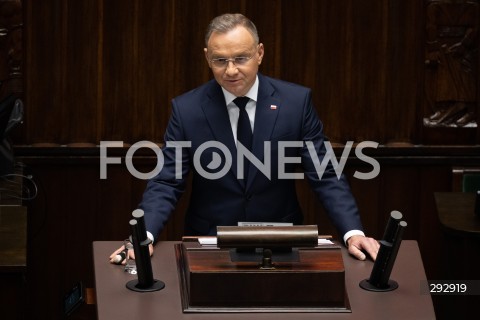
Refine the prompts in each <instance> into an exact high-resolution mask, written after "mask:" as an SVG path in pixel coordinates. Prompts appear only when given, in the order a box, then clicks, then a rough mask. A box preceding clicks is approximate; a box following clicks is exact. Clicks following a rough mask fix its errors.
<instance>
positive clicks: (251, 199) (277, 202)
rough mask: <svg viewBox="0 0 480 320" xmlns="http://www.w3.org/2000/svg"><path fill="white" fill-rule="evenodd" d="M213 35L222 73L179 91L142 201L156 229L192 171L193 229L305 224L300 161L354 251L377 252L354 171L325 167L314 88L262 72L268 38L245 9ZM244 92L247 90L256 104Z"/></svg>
mask: <svg viewBox="0 0 480 320" xmlns="http://www.w3.org/2000/svg"><path fill="white" fill-rule="evenodd" d="M205 43H206V48H205V49H204V51H205V57H206V60H207V63H208V65H209V66H210V68H211V70H212V72H213V75H214V78H215V79H214V80H211V81H209V82H208V83H206V84H204V85H202V86H200V87H198V88H196V89H194V90H192V91H190V92H187V93H185V94H183V95H181V96H179V97H177V98H175V99H173V102H172V105H173V111H172V116H171V119H170V121H169V124H168V127H167V129H166V132H165V141H166V147H164V148H163V149H162V152H163V155H164V166H163V168H162V170H161V172H160V173H159V174H158V175H157V176H155V177H154V178H152V179H151V180H150V181H149V182H148V185H147V188H146V190H145V193H144V196H143V200H142V202H141V204H140V208H141V209H143V210H144V212H145V223H146V226H147V230H148V231H149V237H151V238H155V237H156V236H157V235H158V234H159V233H160V232H161V230H162V229H163V226H164V225H165V223H166V222H167V220H168V218H169V216H170V214H171V212H172V211H173V210H174V208H175V206H176V204H177V201H178V199H179V197H180V196H181V194H182V192H183V190H184V189H185V183H186V177H187V175H188V173H189V172H190V171H191V172H192V187H191V190H192V193H191V199H190V204H189V208H188V211H187V213H186V218H185V234H186V235H215V233H216V227H217V226H225V225H237V223H238V222H241V221H244V222H289V223H294V224H301V223H302V221H303V217H302V213H301V210H300V206H299V204H298V200H297V196H296V190H295V179H293V177H295V178H298V175H302V173H299V172H296V170H295V168H296V167H297V166H298V163H299V162H300V164H301V167H302V168H303V171H304V175H306V177H307V178H308V180H309V182H310V185H311V187H312V189H313V190H314V192H315V194H316V195H317V196H318V198H319V199H320V200H321V201H322V203H323V205H324V207H325V209H326V211H327V212H328V215H329V217H330V219H331V220H332V222H333V224H334V225H335V227H336V228H337V230H338V232H339V234H340V235H341V236H342V237H343V240H344V242H345V244H346V245H347V246H348V248H349V252H350V253H351V254H352V255H353V256H355V257H357V258H358V259H361V260H363V259H365V258H366V255H365V252H366V253H368V254H369V255H370V256H371V257H372V259H375V258H376V255H377V252H378V248H379V245H378V242H377V241H376V240H374V239H372V238H368V237H366V236H365V235H364V233H363V232H362V224H361V222H360V217H359V214H358V209H357V206H356V203H355V200H354V198H353V196H352V194H351V192H350V189H349V186H348V183H347V182H346V180H345V177H344V176H343V175H342V176H341V178H340V179H338V178H337V176H336V173H335V171H334V169H333V168H332V166H331V164H329V166H328V167H327V169H326V170H324V172H323V175H321V176H320V175H319V172H317V170H316V169H315V158H317V157H318V158H317V159H319V161H320V162H321V161H322V159H323V157H324V155H325V153H326V148H325V146H324V142H325V137H324V135H323V133H322V124H321V122H320V121H319V119H318V117H317V115H316V113H315V110H314V108H313V105H312V99H311V91H310V89H308V88H305V87H302V86H299V85H296V84H292V83H287V82H284V81H280V80H276V79H272V78H269V77H266V76H263V75H262V74H259V73H258V68H259V65H260V64H261V62H262V59H263V56H264V47H263V44H262V43H260V42H259V39H258V34H257V30H256V28H255V25H254V24H253V23H252V22H251V21H250V20H249V19H247V18H246V17H244V16H243V15H240V14H225V15H222V16H219V17H217V18H215V19H214V20H212V22H211V23H210V25H209V28H208V30H207V34H206V37H205ZM238 97H247V98H245V99H244V100H246V101H244V104H245V103H246V105H243V106H242V105H241V104H242V103H241V102H240V101H239V100H237V98H238ZM252 132H253V135H252ZM308 145H310V147H308ZM249 152H251V153H252V154H253V155H254V156H255V158H256V159H258V160H257V161H256V163H255V164H252V163H250V161H246V162H245V163H246V165H245V167H243V166H242V159H243V157H242V155H243V154H249ZM312 153H313V156H312ZM237 156H239V157H237ZM249 158H250V159H253V158H252V156H249ZM254 161H255V159H254ZM317 164H318V163H317ZM244 169H245V170H244ZM113 256H114V255H112V257H113Z"/></svg>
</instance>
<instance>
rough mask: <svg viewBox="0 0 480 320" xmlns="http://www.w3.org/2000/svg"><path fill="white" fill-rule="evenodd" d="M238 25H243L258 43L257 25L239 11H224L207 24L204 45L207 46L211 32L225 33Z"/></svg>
mask: <svg viewBox="0 0 480 320" xmlns="http://www.w3.org/2000/svg"><path fill="white" fill-rule="evenodd" d="M238 26H242V27H245V29H247V30H248V32H250V33H251V34H252V37H253V39H254V40H255V44H258V43H259V38H258V32H257V27H255V25H254V24H253V22H252V21H250V19H248V18H247V17H245V16H244V15H243V14H240V13H225V14H222V15H220V16H218V17H216V18H214V19H213V20H212V21H211V22H210V24H209V25H208V27H207V32H206V33H205V47H208V40H209V39H210V36H211V35H212V33H214V32H217V33H227V32H229V31H231V30H233V29H235V28H236V27H238Z"/></svg>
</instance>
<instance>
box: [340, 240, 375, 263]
mask: <svg viewBox="0 0 480 320" xmlns="http://www.w3.org/2000/svg"><path fill="white" fill-rule="evenodd" d="M347 247H348V253H350V254H351V255H352V256H354V257H355V258H357V259H358V260H365V259H366V258H367V256H366V255H365V252H366V253H368V254H369V255H370V257H371V258H372V260H373V261H375V259H376V258H377V253H378V250H379V249H380V244H379V243H378V241H377V240H375V239H373V238H369V237H365V236H362V235H354V236H351V237H350V238H348V240H347Z"/></svg>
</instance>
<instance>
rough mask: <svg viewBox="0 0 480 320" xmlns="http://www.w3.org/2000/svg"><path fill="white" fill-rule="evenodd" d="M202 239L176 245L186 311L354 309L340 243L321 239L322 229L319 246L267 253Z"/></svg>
mask: <svg viewBox="0 0 480 320" xmlns="http://www.w3.org/2000/svg"><path fill="white" fill-rule="evenodd" d="M219 234H220V232H219ZM198 239H199V238H195V237H189V238H188V239H187V238H184V240H183V241H182V243H179V244H176V245H175V253H176V258H177V266H178V271H179V275H180V291H181V297H182V306H183V311H184V312H351V310H350V305H349V301H348V296H347V292H346V289H345V267H344V264H343V258H342V253H341V248H340V246H339V245H337V244H326V245H318V233H317V234H316V238H315V245H314V246H311V247H298V248H287V249H285V248H276V247H273V248H271V253H268V255H267V256H265V253H264V252H263V251H262V250H261V249H260V248H253V250H252V248H250V249H245V248H237V249H235V248H232V246H230V247H227V248H222V247H221V245H218V246H216V245H213V246H203V245H202V244H200V243H199V241H198ZM218 242H219V243H220V242H221V241H220V238H219V241H218ZM266 246H267V247H270V246H269V245H266ZM219 247H220V248H219ZM289 249H291V250H289ZM265 259H267V260H268V259H271V261H268V262H269V263H267V265H266V266H265V263H264V262H265Z"/></svg>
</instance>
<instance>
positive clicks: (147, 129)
mask: <svg viewBox="0 0 480 320" xmlns="http://www.w3.org/2000/svg"><path fill="white" fill-rule="evenodd" d="M424 11H425V8H424V2H423V1H416V0H405V1H403V0H393V1H383V0H368V1H354V0H345V1H319V0H299V1H290V0H268V1H255V0H242V1H218V0H206V1H186V0H165V1H133V2H132V1H126V0H122V1H111V0H102V1H94V0H87V1H60V0H47V2H45V1H43V2H42V3H41V4H40V3H38V2H36V1H27V2H26V3H25V12H26V14H25V20H26V21H25V22H26V23H25V37H26V50H25V61H26V76H25V83H26V96H25V99H26V108H27V113H26V121H25V126H24V127H23V131H25V132H24V134H23V135H22V137H21V138H20V139H19V140H18V141H16V143H17V144H33V143H38V142H55V143H58V144H69V143H76V142H90V143H95V144H98V142H99V141H100V140H123V141H127V142H129V143H133V142H137V141H139V140H144V139H148V140H151V141H162V138H163V132H164V129H165V126H166V123H167V121H168V118H169V115H170V100H171V99H172V98H173V97H175V96H177V95H179V94H181V93H183V92H186V91H188V90H191V89H193V88H195V87H196V86H198V85H200V84H202V83H204V82H205V81H207V80H208V79H210V78H211V74H210V71H209V69H208V66H207V64H206V62H205V57H204V54H203V47H204V31H205V28H206V25H207V24H208V22H209V21H210V20H211V19H212V18H213V17H215V16H216V15H218V14H221V13H224V12H242V13H244V14H246V15H247V16H249V17H250V18H251V19H252V20H253V21H254V22H255V23H256V24H257V27H258V30H259V33H260V38H261V41H262V42H263V43H264V44H265V48H266V49H265V59H264V61H263V64H262V66H261V68H260V71H261V72H263V73H265V74H266V75H270V76H274V77H279V78H282V79H284V80H288V81H293V82H297V83H300V84H303V85H306V86H308V87H311V88H312V90H313V99H314V103H315V105H316V108H317V110H318V113H319V114H320V117H321V119H322V121H323V122H324V124H325V132H326V133H327V135H328V136H329V137H330V138H331V139H332V140H333V141H336V142H340V143H344V142H345V141H348V140H354V141H362V140H374V141H378V142H380V143H387V142H392V141H394V142H398V141H401V142H411V143H413V144H422V143H428V144H442V143H443V144H445V143H449V144H473V143H475V142H477V143H478V142H479V140H478V137H479V134H477V131H478V130H476V129H475V128H474V129H468V130H458V129H453V130H447V131H446V132H445V130H442V128H433V129H431V128H429V129H427V128H424V127H423V125H422V117H423V109H424V101H425V98H424V94H425V93H424V72H425V70H424V69H425V66H424V43H425V17H424V15H425V12H424Z"/></svg>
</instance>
